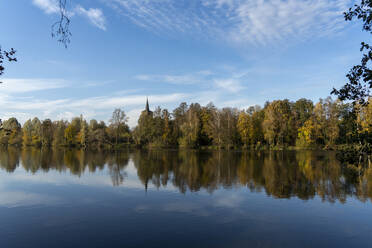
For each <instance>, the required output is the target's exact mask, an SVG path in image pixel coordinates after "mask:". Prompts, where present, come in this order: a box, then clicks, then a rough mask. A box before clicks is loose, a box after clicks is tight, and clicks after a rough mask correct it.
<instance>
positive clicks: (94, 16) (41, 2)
mask: <svg viewBox="0 0 372 248" xmlns="http://www.w3.org/2000/svg"><path fill="white" fill-rule="evenodd" d="M32 3H33V4H34V5H35V6H37V7H39V8H40V9H41V10H43V11H44V12H45V13H46V14H57V13H59V6H58V1H57V0H32ZM68 13H69V15H70V16H74V15H80V16H82V17H85V18H87V19H88V20H89V22H90V23H91V24H92V25H94V26H95V27H97V28H99V29H101V30H106V18H105V16H104V14H103V12H102V10H101V9H99V8H89V9H86V8H84V7H82V6H81V5H76V6H75V8H73V9H71V10H69V12H68Z"/></svg>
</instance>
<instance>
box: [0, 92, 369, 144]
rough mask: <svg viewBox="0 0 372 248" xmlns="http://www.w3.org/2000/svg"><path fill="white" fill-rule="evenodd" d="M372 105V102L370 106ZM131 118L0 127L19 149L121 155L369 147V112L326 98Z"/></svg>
mask: <svg viewBox="0 0 372 248" xmlns="http://www.w3.org/2000/svg"><path fill="white" fill-rule="evenodd" d="M371 101H372V98H369V99H368V102H369V103H371ZM127 123H128V117H127V116H126V114H125V112H124V111H123V110H121V109H115V110H114V112H113V114H112V118H111V119H110V121H109V122H108V124H106V123H105V122H104V121H97V120H94V119H93V120H90V121H89V122H88V121H87V120H85V119H84V118H83V116H80V117H76V118H73V119H72V120H71V121H66V120H59V121H52V120H50V119H45V120H43V121H41V120H39V119H38V118H34V119H32V120H31V119H30V120H28V121H26V122H25V123H24V124H23V126H22V125H21V124H20V123H19V122H18V121H17V119H16V118H10V119H8V120H6V121H4V122H3V123H1V121H0V126H1V128H0V143H1V144H2V145H5V146H6V145H14V146H36V147H61V146H64V147H81V148H119V147H121V146H126V145H136V146H140V147H187V148H201V147H213V148H218V149H222V148H223V149H235V148H249V149H266V148H271V149H277V148H278V149H279V148H285V147H292V146H297V147H302V148H330V149H332V148H337V147H338V146H340V145H347V144H356V145H367V146H368V145H370V144H371V143H372V104H365V105H358V104H354V105H353V104H351V103H344V102H341V101H340V100H332V98H330V97H328V98H326V99H320V100H319V101H318V102H317V103H315V104H314V103H313V102H312V101H311V100H308V99H299V100H297V101H295V102H292V101H289V100H287V99H285V100H275V101H272V102H266V103H265V105H264V107H261V106H258V105H256V106H252V107H249V108H247V109H244V110H239V109H237V108H230V107H225V108H222V109H219V108H217V107H216V106H215V105H213V104H212V103H209V104H207V105H206V106H201V105H200V104H198V103H192V104H190V105H188V104H186V103H184V102H183V103H181V104H180V105H179V106H178V107H177V108H175V109H174V110H173V111H172V112H169V111H168V110H167V109H161V108H160V107H157V108H156V109H155V111H154V112H151V111H150V112H148V111H143V112H142V113H141V115H140V117H139V120H138V125H137V126H136V127H135V128H133V129H130V128H129V126H128V124H127Z"/></svg>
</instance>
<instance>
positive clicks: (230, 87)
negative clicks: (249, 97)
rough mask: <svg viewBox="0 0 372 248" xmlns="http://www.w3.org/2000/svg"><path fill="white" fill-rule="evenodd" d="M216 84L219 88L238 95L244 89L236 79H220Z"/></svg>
mask: <svg viewBox="0 0 372 248" xmlns="http://www.w3.org/2000/svg"><path fill="white" fill-rule="evenodd" d="M215 84H216V86H217V87H219V88H221V89H223V90H227V91H229V92H232V93H237V92H239V91H240V90H242V89H244V87H243V86H242V84H241V82H240V80H238V79H235V78H228V79H218V80H216V81H215Z"/></svg>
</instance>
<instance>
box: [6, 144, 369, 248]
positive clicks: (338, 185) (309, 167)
mask: <svg viewBox="0 0 372 248" xmlns="http://www.w3.org/2000/svg"><path fill="white" fill-rule="evenodd" d="M371 199H372V168H370V169H368V168H365V169H363V170H359V171H358V170H355V169H353V168H348V167H343V166H340V164H339V162H338V161H337V159H336V156H335V153H333V152H316V151H288V152H237V151H236V152H235V151H220V152H219V151H215V152H207V151H191V150H179V151H178V150H158V151H145V150H142V151H140V150H132V151H129V150H128V151H120V152H116V153H115V152H103V151H102V152H89V151H80V150H58V151H53V150H37V149H28V150H18V149H11V148H9V149H6V150H4V149H3V150H0V247H4V248H8V247H9V248H13V247H28V248H29V247H38V248H40V247H362V246H363V247H371V246H372V204H371Z"/></svg>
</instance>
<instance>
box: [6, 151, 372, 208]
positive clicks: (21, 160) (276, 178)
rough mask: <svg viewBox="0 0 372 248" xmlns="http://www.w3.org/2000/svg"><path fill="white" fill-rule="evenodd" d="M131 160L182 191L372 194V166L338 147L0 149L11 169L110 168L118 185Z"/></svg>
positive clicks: (145, 175) (143, 177)
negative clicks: (343, 160) (342, 157)
mask: <svg viewBox="0 0 372 248" xmlns="http://www.w3.org/2000/svg"><path fill="white" fill-rule="evenodd" d="M129 163H133V165H134V167H135V168H136V170H137V176H138V179H139V180H140V181H141V183H142V184H143V185H144V187H145V189H147V186H148V184H149V183H151V184H153V185H154V186H155V187H157V188H160V187H166V186H167V185H168V183H169V184H172V185H173V186H175V187H177V188H178V189H179V191H180V192H182V193H185V192H186V191H192V192H193V191H199V190H206V191H208V192H210V193H212V192H213V191H214V190H216V189H218V188H220V187H223V188H234V187H248V188H249V189H250V190H251V191H257V192H260V191H265V192H266V194H267V195H269V196H272V197H276V198H290V197H293V196H295V197H298V198H300V199H303V200H306V199H311V198H313V197H315V196H319V197H321V199H322V200H324V201H329V202H335V201H336V200H338V201H340V202H345V201H346V199H347V197H356V198H357V199H359V200H360V201H366V200H368V199H371V198H372V168H364V169H362V170H361V169H359V170H358V169H355V168H353V167H345V166H341V165H340V163H339V162H338V160H337V159H336V156H335V153H333V152H316V151H297V152H294V151H293V152H292V151H287V152H233V151H214V152H203V151H192V150H179V151H174V150H155V151H151V150H150V151H149V150H146V151H145V150H134V151H116V152H107V151H100V152H96V151H95V152H93V151H84V150H47V149H23V150H20V149H16V148H8V149H1V150H0V167H1V168H2V169H4V170H5V171H7V172H9V173H12V172H14V171H15V170H16V169H17V167H19V166H22V167H23V168H24V170H25V171H26V172H29V173H32V174H33V173H36V172H38V171H43V172H48V171H49V170H54V171H59V172H70V173H71V174H73V175H76V176H81V175H82V174H84V173H87V172H89V173H95V172H97V171H103V170H105V169H107V171H108V172H109V175H110V177H111V180H112V183H113V185H114V186H119V185H121V184H123V183H124V185H125V177H126V172H125V170H126V168H127V166H128V164H129Z"/></svg>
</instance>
